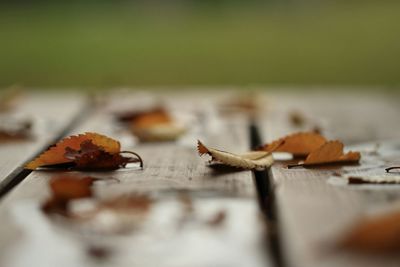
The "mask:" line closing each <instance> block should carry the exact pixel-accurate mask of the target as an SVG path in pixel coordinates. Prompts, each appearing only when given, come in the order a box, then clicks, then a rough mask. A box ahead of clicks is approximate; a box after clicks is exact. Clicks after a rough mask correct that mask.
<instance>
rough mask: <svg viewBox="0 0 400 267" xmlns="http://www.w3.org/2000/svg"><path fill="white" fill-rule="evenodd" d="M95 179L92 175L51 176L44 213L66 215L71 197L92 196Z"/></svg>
mask: <svg viewBox="0 0 400 267" xmlns="http://www.w3.org/2000/svg"><path fill="white" fill-rule="evenodd" d="M95 180H97V179H96V178H93V177H89V176H87V177H79V176H72V175H61V176H56V177H53V178H52V179H51V180H50V182H49V185H50V189H51V196H50V198H49V199H48V200H47V201H46V202H45V203H44V204H43V206H42V210H43V211H44V212H45V213H48V214H50V213H57V214H61V215H64V216H67V215H68V204H69V202H70V201H71V200H73V199H80V198H88V197H91V196H92V188H91V186H92V184H93V182H94V181H95Z"/></svg>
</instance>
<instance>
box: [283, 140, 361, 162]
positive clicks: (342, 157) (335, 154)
mask: <svg viewBox="0 0 400 267" xmlns="http://www.w3.org/2000/svg"><path fill="white" fill-rule="evenodd" d="M343 148H344V145H343V143H341V142H340V141H328V142H326V143H325V144H324V145H323V146H321V147H320V148H318V149H317V150H314V151H312V152H311V153H310V154H309V155H308V156H307V158H306V159H305V161H304V163H302V164H294V165H289V166H288V168H293V167H312V166H319V165H329V164H352V163H358V162H359V161H360V158H361V154H360V152H353V151H350V152H348V153H346V154H344V153H343Z"/></svg>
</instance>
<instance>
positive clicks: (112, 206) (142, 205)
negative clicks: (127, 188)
mask: <svg viewBox="0 0 400 267" xmlns="http://www.w3.org/2000/svg"><path fill="white" fill-rule="evenodd" d="M152 204H153V200H152V199H151V198H150V197H149V196H147V195H144V194H134V195H124V196H119V197H116V198H113V199H109V200H104V201H102V202H100V203H99V209H100V210H104V209H107V210H113V211H117V212H118V211H119V212H129V211H135V212H141V213H146V212H148V211H149V210H150V208H151V206H152Z"/></svg>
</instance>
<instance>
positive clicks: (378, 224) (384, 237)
mask: <svg viewBox="0 0 400 267" xmlns="http://www.w3.org/2000/svg"><path fill="white" fill-rule="evenodd" d="M338 247H339V248H342V249H343V248H344V249H349V250H353V251H358V252H365V253H398V251H399V250H400V212H399V211H396V212H392V213H389V214H385V215H380V216H377V217H374V218H368V219H365V220H363V221H361V222H360V223H359V224H357V225H355V226H354V227H353V228H352V229H351V230H350V231H349V232H348V233H347V235H346V236H345V237H344V238H343V239H342V240H340V241H339V244H338Z"/></svg>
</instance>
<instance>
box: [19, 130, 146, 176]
mask: <svg viewBox="0 0 400 267" xmlns="http://www.w3.org/2000/svg"><path fill="white" fill-rule="evenodd" d="M122 153H130V154H133V155H135V157H136V158H131V157H124V156H122V155H121V154H122ZM131 162H140V166H141V167H142V166H143V161H142V159H141V158H140V156H139V155H137V154H136V153H134V152H129V151H120V143H119V142H118V141H116V140H114V139H111V138H109V137H107V136H104V135H100V134H97V133H85V134H80V135H77V136H70V137H67V138H64V139H63V140H61V141H60V142H58V143H57V144H56V145H54V146H52V147H50V148H49V149H48V150H47V151H45V152H44V153H42V154H41V155H40V156H39V157H37V158H36V159H34V160H33V161H31V162H30V163H28V164H27V165H26V168H27V169H30V170H34V169H36V168H39V167H44V168H60V167H64V168H76V169H82V170H93V169H117V168H120V167H125V166H126V164H128V163H131Z"/></svg>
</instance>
